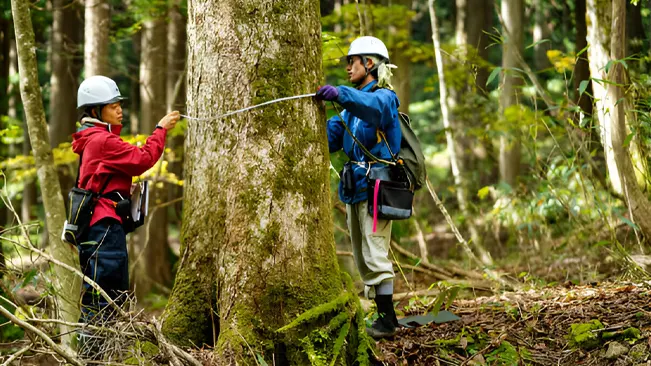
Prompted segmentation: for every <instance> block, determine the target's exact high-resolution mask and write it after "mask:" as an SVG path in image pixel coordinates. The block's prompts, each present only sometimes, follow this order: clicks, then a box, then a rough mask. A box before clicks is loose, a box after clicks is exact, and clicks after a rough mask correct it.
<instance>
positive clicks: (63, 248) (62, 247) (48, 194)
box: [11, 0, 81, 341]
mask: <svg viewBox="0 0 651 366" xmlns="http://www.w3.org/2000/svg"><path fill="white" fill-rule="evenodd" d="M11 11H12V14H13V19H14V29H15V32H16V50H17V54H18V69H19V72H20V76H21V77H20V93H21V97H22V101H23V106H24V108H25V117H26V119H27V127H28V130H29V138H30V141H31V143H32V147H33V152H34V158H35V162H36V169H37V174H38V178H39V183H40V186H41V192H42V198H43V204H44V206H45V210H46V213H47V215H46V222H47V227H48V237H49V243H50V252H51V253H52V255H53V257H54V258H56V259H58V260H60V261H61V262H63V263H65V264H68V265H70V266H73V267H75V268H77V267H79V260H78V257H77V250H76V248H74V247H72V246H70V245H68V244H66V243H63V242H62V241H61V238H60V233H61V231H62V229H63V221H64V219H65V209H64V206H63V197H62V195H61V187H60V186H59V180H58V177H57V173H56V169H55V167H54V161H53V159H52V152H51V150H50V145H49V142H48V140H49V139H48V133H47V125H46V123H45V111H44V109H43V103H42V99H41V90H40V86H39V84H38V74H37V72H38V69H37V63H36V52H35V45H34V30H33V28H32V21H31V18H30V11H29V3H28V2H27V1H23V0H12V1H11ZM52 282H53V284H54V287H55V290H56V295H57V300H58V304H59V312H60V316H61V317H62V319H64V320H67V321H69V322H70V321H72V322H74V321H76V320H77V318H78V316H79V311H78V307H77V302H76V300H77V299H78V298H79V292H80V289H81V281H80V280H79V278H77V277H76V276H74V275H73V274H72V273H70V272H69V271H68V270H65V269H63V268H61V267H58V266H56V267H54V276H53V278H52ZM65 329H66V328H65V327H64V334H67V335H66V336H64V340H67V341H69V340H70V335H69V334H68V333H66V332H65Z"/></svg>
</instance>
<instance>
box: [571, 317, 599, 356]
mask: <svg viewBox="0 0 651 366" xmlns="http://www.w3.org/2000/svg"><path fill="white" fill-rule="evenodd" d="M570 327H571V328H570V332H569V334H568V336H567V338H568V340H569V344H570V346H572V347H575V348H583V349H592V348H595V347H597V346H599V344H600V343H601V340H600V339H599V334H598V333H596V332H593V331H595V330H600V329H603V328H604V325H603V324H601V322H600V321H599V320H597V319H593V320H591V321H590V322H587V323H575V324H572V325H571V326H570Z"/></svg>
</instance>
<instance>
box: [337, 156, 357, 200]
mask: <svg viewBox="0 0 651 366" xmlns="http://www.w3.org/2000/svg"><path fill="white" fill-rule="evenodd" d="M354 174H355V173H354V172H353V166H352V163H351V162H350V161H349V162H347V163H346V164H344V167H343V168H342V169H341V174H340V176H341V188H342V191H343V194H344V196H346V197H353V196H354V195H355V177H354Z"/></svg>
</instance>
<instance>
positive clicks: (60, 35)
mask: <svg viewBox="0 0 651 366" xmlns="http://www.w3.org/2000/svg"><path fill="white" fill-rule="evenodd" d="M53 8H54V11H53V16H52V18H53V20H52V32H51V34H52V40H51V43H50V44H51V47H52V53H51V58H52V75H51V77H50V86H51V90H50V129H49V132H50V146H52V147H53V148H54V147H57V146H59V144H61V143H63V142H70V141H71V140H72V138H71V136H72V134H73V133H74V132H75V129H76V121H77V104H76V102H77V93H75V91H76V90H77V87H78V84H77V80H78V79H79V73H80V71H81V66H82V65H81V62H80V61H78V60H80V58H81V57H80V55H79V50H80V44H79V43H80V42H81V39H80V38H81V37H80V36H81V28H80V25H81V19H80V14H79V10H80V7H79V6H78V4H77V3H76V2H72V3H71V2H70V0H53ZM59 169H60V171H59V182H60V184H61V188H62V190H63V192H67V191H69V190H70V189H71V188H72V186H73V185H74V179H75V177H73V174H71V172H70V171H69V169H68V168H67V167H61V168H59Z"/></svg>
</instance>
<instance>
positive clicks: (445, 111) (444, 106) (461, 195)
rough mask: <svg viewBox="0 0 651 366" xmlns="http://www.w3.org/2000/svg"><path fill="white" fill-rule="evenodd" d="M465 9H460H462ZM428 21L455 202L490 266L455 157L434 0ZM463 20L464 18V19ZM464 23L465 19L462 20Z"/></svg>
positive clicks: (452, 119) (454, 122)
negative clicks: (454, 190)
mask: <svg viewBox="0 0 651 366" xmlns="http://www.w3.org/2000/svg"><path fill="white" fill-rule="evenodd" d="M464 8H465V7H462V9H464ZM429 10H430V19H431V25H432V41H433V43H434V55H435V56H436V68H437V70H438V77H439V95H440V100H441V115H442V117H443V126H444V127H445V138H446V141H447V145H448V154H449V156H450V167H451V168H452V175H453V176H454V185H455V189H456V192H457V201H458V202H459V208H460V209H461V212H462V213H463V214H464V216H466V217H467V218H468V229H469V231H470V235H471V237H472V242H473V245H474V247H475V249H476V250H477V252H478V253H479V256H480V259H481V261H482V263H484V265H487V266H488V265H492V263H493V260H492V258H491V256H490V253H489V252H488V251H487V250H486V249H485V248H484V247H483V246H482V244H481V241H480V237H479V234H478V233H477V229H476V227H475V225H474V224H473V223H472V215H471V213H470V211H469V209H468V202H467V197H468V196H467V193H466V185H465V182H464V180H463V177H462V175H461V169H462V168H461V164H460V161H459V160H460V159H459V157H458V156H457V146H456V145H457V143H456V141H455V136H454V132H455V131H457V130H458V129H459V126H458V123H459V122H458V121H457V120H455V116H454V113H453V111H454V108H455V107H456V105H455V103H456V101H455V100H454V98H451V97H448V90H447V86H446V81H445V72H444V66H445V65H444V63H443V55H442V52H441V44H440V41H439V33H438V26H437V21H436V12H435V9H434V0H429ZM460 14H464V12H460V13H457V15H460ZM464 18H465V17H464ZM464 22H465V19H464Z"/></svg>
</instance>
